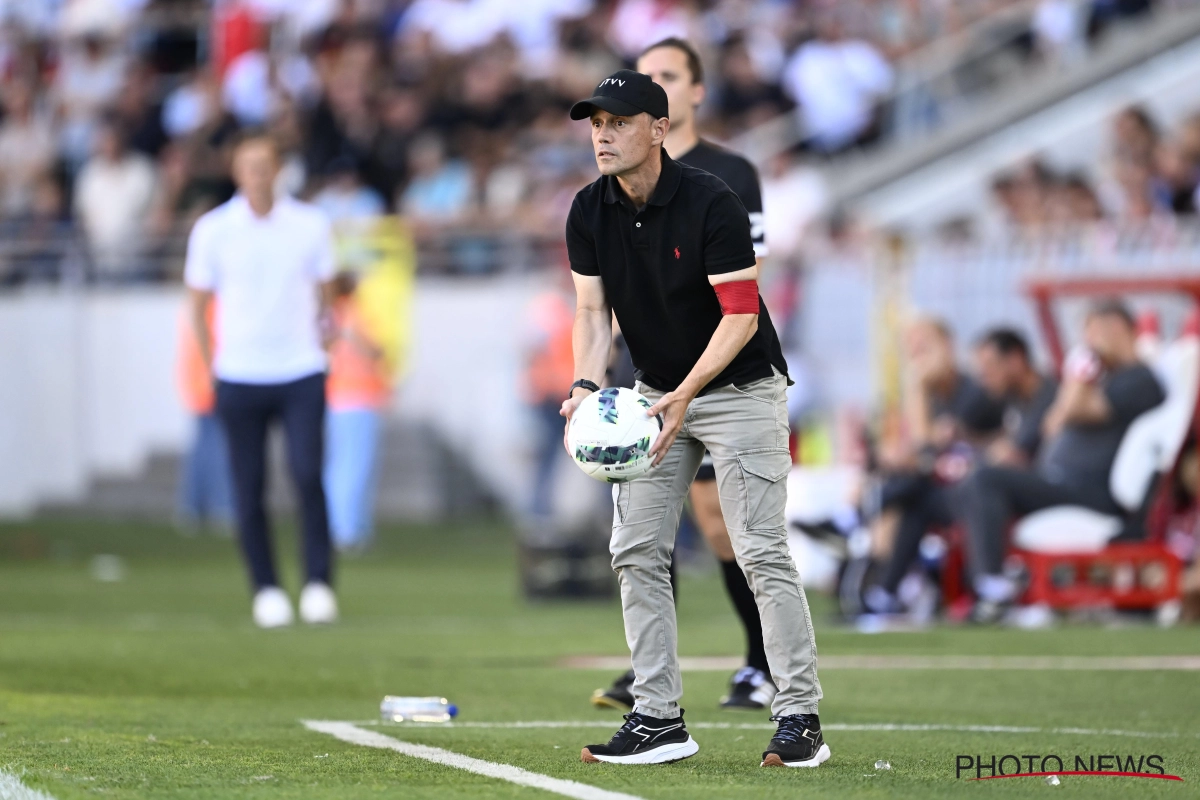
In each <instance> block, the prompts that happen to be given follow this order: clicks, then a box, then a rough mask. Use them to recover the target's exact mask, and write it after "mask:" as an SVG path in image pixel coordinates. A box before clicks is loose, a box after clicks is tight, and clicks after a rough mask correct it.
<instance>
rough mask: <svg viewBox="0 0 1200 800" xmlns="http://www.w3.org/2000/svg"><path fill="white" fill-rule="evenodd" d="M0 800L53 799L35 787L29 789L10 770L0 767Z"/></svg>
mask: <svg viewBox="0 0 1200 800" xmlns="http://www.w3.org/2000/svg"><path fill="white" fill-rule="evenodd" d="M0 800H54V798H53V797H51V796H50V795H48V794H46V793H45V792H42V791H39V790H37V789H30V788H29V787H28V786H26V785H25V784H23V783H21V779H20V778H18V777H17V776H16V775H13V774H12V773H11V772H7V771H6V770H2V769H0Z"/></svg>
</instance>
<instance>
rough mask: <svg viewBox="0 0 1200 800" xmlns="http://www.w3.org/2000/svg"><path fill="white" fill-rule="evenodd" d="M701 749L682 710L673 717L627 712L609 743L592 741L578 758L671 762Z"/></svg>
mask: <svg viewBox="0 0 1200 800" xmlns="http://www.w3.org/2000/svg"><path fill="white" fill-rule="evenodd" d="M699 750H700V745H698V744H696V740H695V739H693V738H692V737H691V736H689V735H688V732H687V727H686V726H685V725H684V724H683V709H682V708H681V709H679V716H678V717H675V718H674V719H656V718H655V717H648V716H646V715H645V714H626V715H625V724H624V725H622V726H621V728H620V730H618V731H617V732H616V733H614V734H613V737H612V739H610V740H609V742H608V744H589V745H588V746H587V747H585V748H583V752H582V753H580V754H579V757H580V758H581V759H582V760H583V761H584V763H586V764H594V763H596V762H598V761H603V762H606V763H609V764H669V763H671V762H672V761H680V760H682V759H685V758H687V757H688V756H694V755H696V753H697V752H698V751H699Z"/></svg>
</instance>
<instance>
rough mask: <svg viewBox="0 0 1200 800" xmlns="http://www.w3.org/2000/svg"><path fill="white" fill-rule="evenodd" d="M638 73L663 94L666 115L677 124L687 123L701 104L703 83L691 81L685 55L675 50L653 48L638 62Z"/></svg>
mask: <svg viewBox="0 0 1200 800" xmlns="http://www.w3.org/2000/svg"><path fill="white" fill-rule="evenodd" d="M637 71H638V72H640V73H642V74H644V75H649V76H650V79H651V80H652V81H654V82H655V83H657V84H658V85H659V86H661V87H663V89H664V90H665V91H666V93H667V109H668V110H667V113H668V114H669V115H670V117H671V121H672V122H673V123H674V124H676V125H680V124H683V123H685V122H687V121H688V120H690V119H691V118H692V114H694V113H695V110H696V108H697V107H698V106H699V105H700V104H701V103H703V102H704V84H702V83H694V82H693V80H694V78H693V76H692V71H691V70H690V69H688V63H687V56H686V55H684V52H683V51H682V50H680V49H679V48H677V47H656V48H654V49H653V50H651V51H649V52H648V53H646V54H645V55H643V56H642V57H641V58H639V59H638V62H637Z"/></svg>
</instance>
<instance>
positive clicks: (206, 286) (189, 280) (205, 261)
mask: <svg viewBox="0 0 1200 800" xmlns="http://www.w3.org/2000/svg"><path fill="white" fill-rule="evenodd" d="M212 239H213V237H212V226H211V225H210V223H209V220H208V219H206V218H204V217H201V218H200V219H198V220H196V224H195V225H193V226H192V232H191V233H190V234H189V235H188V244H187V259H186V262H185V264H184V268H183V282H184V283H185V284H187V285H188V287H189V288H192V289H199V290H200V291H202V292H212V291H216V288H217V265H216V253H214V252H213V240H212Z"/></svg>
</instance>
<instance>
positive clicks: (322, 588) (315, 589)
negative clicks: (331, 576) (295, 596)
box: [300, 582, 338, 625]
mask: <svg viewBox="0 0 1200 800" xmlns="http://www.w3.org/2000/svg"><path fill="white" fill-rule="evenodd" d="M337 618H338V606H337V597H336V596H335V595H334V593H333V589H330V588H329V585H328V584H325V583H316V582H314V583H309V584H306V585H305V587H304V590H303V591H301V592H300V619H302V620H304V621H305V622H307V623H308V624H309V625H327V624H329V623H331V622H337Z"/></svg>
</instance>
